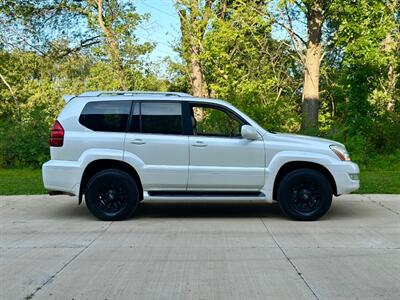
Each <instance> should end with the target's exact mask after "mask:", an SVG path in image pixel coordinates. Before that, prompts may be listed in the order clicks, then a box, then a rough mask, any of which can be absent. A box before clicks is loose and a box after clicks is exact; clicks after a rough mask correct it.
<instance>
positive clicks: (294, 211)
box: [278, 169, 332, 221]
mask: <svg viewBox="0 0 400 300" xmlns="http://www.w3.org/2000/svg"><path fill="white" fill-rule="evenodd" d="M278 203H279V206H280V208H281V210H282V211H283V212H284V213H285V214H286V215H287V216H288V217H290V218H292V219H294V220H299V221H313V220H317V219H319V218H320V217H322V216H323V215H324V214H325V213H326V212H327V211H328V210H329V208H330V206H331V203H332V188H331V186H330V184H329V182H328V180H327V179H326V178H325V176H324V175H322V174H321V173H319V172H318V171H315V170H311V169H298V170H295V171H293V172H290V173H289V174H287V175H286V176H285V177H284V178H283V179H282V181H281V182H280V184H279V187H278Z"/></svg>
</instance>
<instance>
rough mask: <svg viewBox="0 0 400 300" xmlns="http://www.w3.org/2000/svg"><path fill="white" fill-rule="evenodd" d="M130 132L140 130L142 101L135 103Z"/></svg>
mask: <svg viewBox="0 0 400 300" xmlns="http://www.w3.org/2000/svg"><path fill="white" fill-rule="evenodd" d="M129 131H130V132H140V103H139V102H136V103H134V104H133V111H132V118H131V125H130V128H129Z"/></svg>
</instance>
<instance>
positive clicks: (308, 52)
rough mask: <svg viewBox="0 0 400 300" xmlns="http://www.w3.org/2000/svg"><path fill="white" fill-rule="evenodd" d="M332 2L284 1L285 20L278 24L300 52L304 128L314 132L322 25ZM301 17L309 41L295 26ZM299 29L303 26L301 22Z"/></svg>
mask: <svg viewBox="0 0 400 300" xmlns="http://www.w3.org/2000/svg"><path fill="white" fill-rule="evenodd" d="M332 2H333V0H282V1H281V2H280V5H279V8H280V12H281V19H282V21H278V22H277V24H279V25H281V26H282V27H283V28H284V29H285V30H287V32H288V34H289V35H290V37H291V41H292V43H293V48H294V49H296V50H297V52H298V55H299V57H300V60H301V62H302V64H303V65H304V84H303V109H302V111H303V122H302V129H303V130H306V131H307V130H314V131H315V130H316V129H317V128H318V112H319V107H320V90H319V86H320V66H321V60H322V58H323V54H322V53H323V49H322V36H323V26H324V22H325V20H326V18H327V16H328V14H329V8H330V6H331V4H332ZM301 15H302V16H303V17H304V18H305V20H306V27H307V37H306V38H303V37H302V34H300V33H299V31H300V29H299V28H295V27H294V26H293V23H294V21H293V20H296V19H298V18H299V16H301ZM297 26H298V27H299V26H301V23H298V24H297ZM304 48H305V49H304ZM304 52H305V53H304Z"/></svg>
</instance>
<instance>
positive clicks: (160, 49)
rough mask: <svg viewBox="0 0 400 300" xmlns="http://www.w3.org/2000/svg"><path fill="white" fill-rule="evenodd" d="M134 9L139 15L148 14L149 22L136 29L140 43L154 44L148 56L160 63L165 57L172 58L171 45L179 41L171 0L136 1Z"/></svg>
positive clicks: (177, 26) (175, 14)
mask: <svg viewBox="0 0 400 300" xmlns="http://www.w3.org/2000/svg"><path fill="white" fill-rule="evenodd" d="M135 5H136V9H137V11H138V12H139V13H140V14H144V13H150V15H151V16H150V20H149V21H148V22H147V23H144V24H143V25H141V26H140V28H138V31H137V36H138V38H139V40H140V41H142V42H145V41H151V42H156V44H157V45H156V48H155V49H154V51H153V52H152V53H151V54H150V59H151V60H152V61H160V60H161V59H162V58H164V57H166V56H171V57H173V58H176V57H177V54H176V53H175V52H174V51H173V48H172V47H173V44H174V43H176V42H177V41H179V38H180V33H179V31H180V29H179V17H178V14H177V12H176V10H175V7H174V2H173V0H136V1H135Z"/></svg>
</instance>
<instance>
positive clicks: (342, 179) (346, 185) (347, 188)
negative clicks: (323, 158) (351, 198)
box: [329, 161, 360, 195]
mask: <svg viewBox="0 0 400 300" xmlns="http://www.w3.org/2000/svg"><path fill="white" fill-rule="evenodd" d="M329 171H330V172H331V174H332V176H333V178H334V179H335V182H336V190H337V194H338V195H341V194H349V193H351V192H353V191H356V190H358V189H359V188H360V180H359V179H358V180H357V179H354V177H356V176H354V174H360V169H359V167H358V165H357V164H356V163H353V162H351V161H342V162H338V163H337V164H334V165H329ZM351 175H353V176H351ZM351 177H353V178H351Z"/></svg>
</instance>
